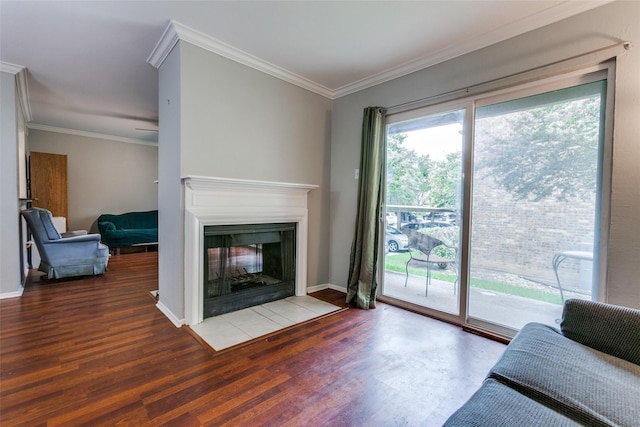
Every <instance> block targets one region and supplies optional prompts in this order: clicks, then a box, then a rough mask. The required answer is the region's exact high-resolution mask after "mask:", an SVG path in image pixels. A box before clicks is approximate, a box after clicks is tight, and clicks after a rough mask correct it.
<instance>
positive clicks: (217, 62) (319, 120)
mask: <svg viewBox="0 0 640 427" xmlns="http://www.w3.org/2000/svg"><path fill="white" fill-rule="evenodd" d="M177 82H179V83H177ZM178 84H179V88H178V87H177V86H176V85H178ZM171 96H173V98H171ZM168 100H170V101H171V106H172V107H170V106H169V105H168V104H167V101H168ZM159 102H160V144H159V147H160V199H159V206H160V214H161V218H160V223H161V224H160V237H159V238H160V241H159V243H160V246H159V250H160V302H161V304H163V305H164V306H165V307H166V308H168V309H169V311H171V313H172V314H173V315H174V316H175V317H176V318H182V317H183V316H184V312H183V308H182V297H183V293H184V285H183V277H182V271H183V259H182V252H183V249H182V234H183V230H182V229H179V230H175V228H176V227H177V226H178V225H180V224H182V218H181V216H180V215H179V214H178V212H177V211H176V209H177V208H178V207H179V208H182V207H181V206H180V204H179V203H180V202H181V197H182V196H181V194H179V191H178V190H179V189H180V188H181V187H179V186H180V184H181V183H180V177H181V176H186V175H201V176H212V177H222V178H238V179H253V180H262V181H279V182H291V183H302V184H317V185H319V186H320V188H318V189H316V190H313V191H311V192H310V193H309V199H308V209H309V241H310V242H311V243H310V244H309V248H308V261H309V262H308V271H307V281H308V284H309V286H314V285H318V284H324V283H326V282H327V280H328V277H329V274H328V272H329V177H330V171H329V167H330V165H329V161H330V129H331V124H330V116H331V101H330V100H329V99H326V98H324V97H322V96H320V95H317V94H314V93H312V92H309V91H307V90H305V89H302V88H299V87H297V86H294V85H292V84H290V83H286V82H284V81H282V80H279V79H277V78H275V77H272V76H270V75H267V74H265V73H262V72H260V71H257V70H254V69H252V68H250V67H247V66H245V65H241V64H239V63H236V62H234V61H231V60H229V59H226V58H223V57H221V56H219V55H216V54H213V53H211V52H209V51H206V50H204V49H202V48H199V47H196V46H193V45H191V44H189V43H187V42H184V41H179V42H178V44H177V45H176V46H175V47H174V48H173V50H172V51H171V53H170V54H169V56H168V57H167V58H166V59H165V61H164V62H163V64H162V65H161V66H160V97H159ZM176 103H177V106H176ZM165 207H166V208H167V210H165ZM164 215H167V219H168V217H170V218H171V221H172V224H171V225H169V224H166V226H167V227H169V226H170V227H173V229H172V230H164V231H163V228H164V227H163V225H165V222H164V219H163V218H162V216H164ZM178 221H180V222H178ZM163 239H164V240H163ZM169 248H171V249H169ZM178 248H179V251H180V254H179V255H178V253H177V250H178ZM165 251H170V253H168V252H165ZM165 263H169V264H167V265H170V266H171V268H172V270H173V271H171V272H169V271H166V270H167V269H164V270H163V265H164V264H165ZM176 271H177V272H179V274H180V277H176V276H175V274H174V272H176ZM165 272H166V273H167V274H170V275H171V276H170V277H165ZM174 320H175V319H174Z"/></svg>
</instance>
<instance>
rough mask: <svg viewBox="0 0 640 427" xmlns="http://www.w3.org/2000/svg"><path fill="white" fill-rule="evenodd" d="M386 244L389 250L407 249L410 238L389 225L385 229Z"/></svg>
mask: <svg viewBox="0 0 640 427" xmlns="http://www.w3.org/2000/svg"><path fill="white" fill-rule="evenodd" d="M385 240H386V243H387V244H386V246H387V249H388V250H389V252H398V251H406V250H408V249H409V238H408V237H407V235H406V234H404V233H401V232H400V231H399V230H397V229H395V228H393V227H389V226H387V228H386V230H385Z"/></svg>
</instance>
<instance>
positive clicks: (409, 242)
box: [383, 110, 465, 315]
mask: <svg viewBox="0 0 640 427" xmlns="http://www.w3.org/2000/svg"><path fill="white" fill-rule="evenodd" d="M464 113H465V110H455V111H447V112H442V113H437V114H426V115H424V116H420V117H417V118H414V119H411V120H406V121H402V122H396V123H392V124H390V125H388V127H387V189H386V195H387V200H386V203H387V217H386V218H387V224H386V225H387V228H386V236H385V243H386V245H385V246H386V251H385V252H386V253H385V274H384V282H383V294H384V295H386V296H390V297H393V298H396V299H400V300H403V301H408V302H411V303H413V304H417V305H421V306H423V307H429V308H432V309H436V310H440V311H444V312H447V313H450V314H456V315H457V314H458V313H459V298H458V295H459V292H458V287H459V283H460V281H459V277H460V274H459V268H460V267H459V262H458V261H459V248H460V243H459V242H460V221H459V220H460V218H461V217H460V200H461V191H462V181H461V180H462V162H461V157H462V146H463V120H464Z"/></svg>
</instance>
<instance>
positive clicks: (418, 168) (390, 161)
mask: <svg viewBox="0 0 640 427" xmlns="http://www.w3.org/2000/svg"><path fill="white" fill-rule="evenodd" d="M406 138H407V135H406V134H402V133H399V134H394V135H389V138H388V139H387V203H388V204H390V205H410V206H432V207H447V208H449V207H450V208H453V207H455V206H457V204H458V200H457V194H458V191H457V190H458V184H459V182H460V167H461V166H460V153H451V154H448V155H447V157H446V159H445V160H444V161H434V160H433V159H431V158H430V157H429V156H428V155H427V156H422V155H419V154H417V153H416V152H415V151H413V150H409V149H408V148H406V147H404V146H403V142H404V140H405V139H406Z"/></svg>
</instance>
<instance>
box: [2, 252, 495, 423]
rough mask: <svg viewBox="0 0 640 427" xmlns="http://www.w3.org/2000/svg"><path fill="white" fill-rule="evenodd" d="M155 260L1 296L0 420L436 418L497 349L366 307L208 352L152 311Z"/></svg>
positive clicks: (329, 297)
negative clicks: (4, 296) (17, 295)
mask: <svg viewBox="0 0 640 427" xmlns="http://www.w3.org/2000/svg"><path fill="white" fill-rule="evenodd" d="M157 255H158V254H157V252H149V253H132V254H123V255H118V256H113V257H111V260H110V262H109V271H108V272H107V273H106V274H105V275H104V276H100V277H90V278H81V279H70V280H58V281H46V280H40V278H39V277H33V278H32V279H31V280H30V281H29V283H28V284H27V287H26V289H25V292H24V295H23V296H22V297H21V298H12V299H4V300H0V343H1V346H0V424H2V425H18V424H23V425H39V424H44V423H47V424H69V425H78V424H88V425H116V424H125V425H136V426H143V425H161V424H172V425H180V426H190V425H223V424H230V425H278V426H281V425H291V426H299V425H300V426H302V425H314V426H322V425H332V426H333V425H354V426H356V425H385V426H387V425H394V426H395V425H424V426H435V425H441V424H442V423H443V422H444V420H445V419H446V418H447V417H448V416H449V415H450V414H451V413H452V412H453V411H455V410H456V409H457V408H458V407H459V406H461V405H462V404H463V403H464V402H465V401H466V400H467V399H468V398H469V397H470V396H471V394H473V392H474V391H475V390H476V389H477V388H478V387H479V385H480V383H481V382H482V380H483V379H484V377H485V375H486V373H487V372H488V370H489V369H490V367H491V366H493V364H494V363H495V362H496V360H497V359H498V357H499V356H500V354H501V353H502V351H503V350H504V348H505V346H504V345H503V344H501V343H498V342H495V341H491V340H489V339H486V338H483V337H480V336H477V335H473V334H471V333H467V332H464V331H462V330H461V329H460V328H459V327H456V326H453V325H449V324H447V323H443V322H440V321H437V320H434V319H430V318H428V317H424V316H421V315H418V314H415V313H411V312H409V311H406V310H403V309H400V308H397V307H393V306H390V305H387V304H383V303H379V304H378V308H376V309H375V310H368V311H365V310H359V309H355V308H347V309H343V310H339V311H337V312H335V313H333V314H329V315H326V316H323V317H321V318H318V319H312V320H310V321H307V322H304V323H302V324H299V325H295V326H291V327H289V328H286V329H284V330H282V331H280V332H276V333H273V334H269V335H267V336H266V337H263V338H258V339H255V340H253V341H249V342H248V343H246V344H241V345H238V346H235V347H231V348H229V349H226V350H222V351H213V350H212V349H210V348H208V347H207V346H204V345H202V344H201V343H200V342H199V340H198V339H197V337H195V336H194V335H193V334H192V333H190V332H189V330H188V328H176V327H175V326H173V324H172V323H171V322H170V321H169V320H168V319H167V318H166V317H165V316H164V315H163V314H162V313H161V312H160V311H159V310H158V309H157V308H156V307H155V300H154V299H153V297H152V296H151V294H150V291H152V290H154V289H157V286H158V273H157V262H158V258H157ZM312 295H313V296H314V297H316V298H318V299H321V300H324V301H327V302H330V303H332V304H336V305H340V306H341V307H346V306H345V304H344V302H343V301H344V294H341V293H340V292H337V291H333V290H324V291H320V292H315V293H314V294H312Z"/></svg>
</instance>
